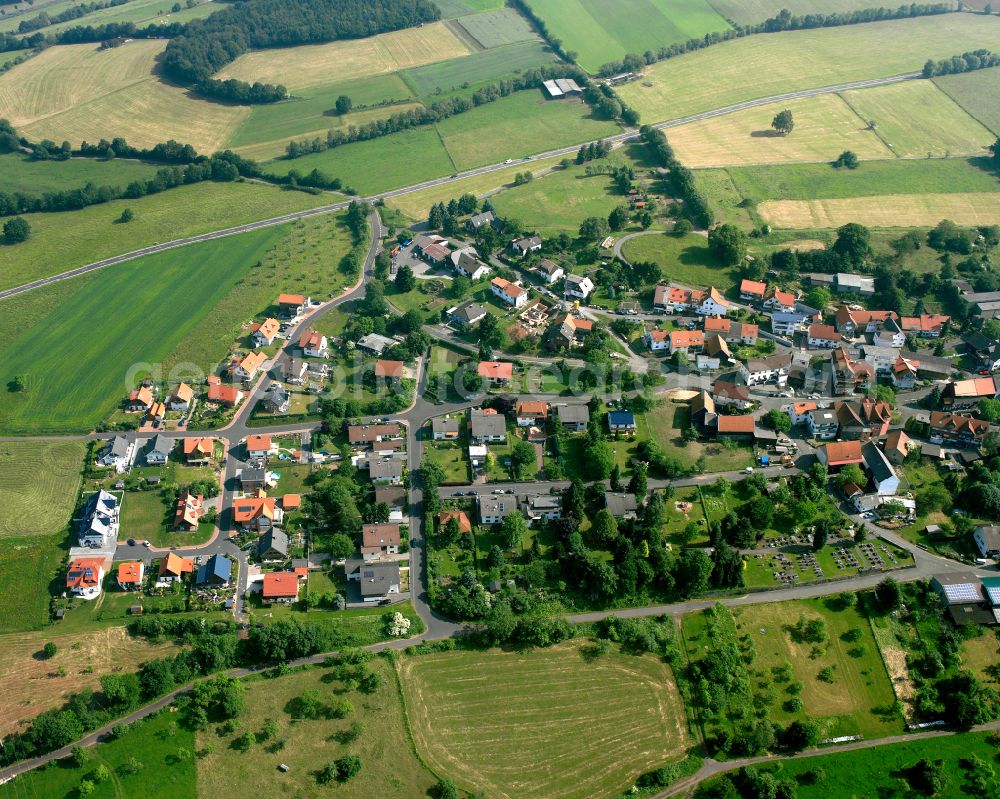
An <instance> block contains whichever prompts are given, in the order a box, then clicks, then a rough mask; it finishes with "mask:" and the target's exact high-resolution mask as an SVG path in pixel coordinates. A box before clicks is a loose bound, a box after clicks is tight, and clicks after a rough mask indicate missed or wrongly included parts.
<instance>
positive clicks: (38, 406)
mask: <svg viewBox="0 0 1000 799" xmlns="http://www.w3.org/2000/svg"><path fill="white" fill-rule="evenodd" d="M286 232H287V229H286V228H284V227H274V228H266V229H263V230H259V231H254V232H251V233H246V234H243V235H241V236H235V237H232V238H229V239H224V240H217V241H210V242H205V243H201V244H196V245H191V246H189V247H185V248H181V249H177V250H169V251H167V252H163V253H158V254H156V255H151V256H147V257H144V258H140V259H137V260H134V261H129V262H127V263H124V264H121V265H118V266H115V267H113V268H109V269H106V270H103V271H101V272H100V273H99V274H97V275H96V276H95V277H94V278H93V279H91V280H89V281H87V282H86V283H84V284H83V285H81V286H80V287H79V290H78V291H77V292H76V293H75V294H72V295H71V296H69V297H68V298H66V299H65V300H63V301H62V302H60V303H59V304H58V305H55V306H53V307H51V308H49V309H48V313H47V314H44V315H41V316H40V317H36V318H23V319H22V320H21V332H20V334H19V335H15V336H13V337H11V338H9V339H7V340H6V343H5V345H4V346H3V347H0V364H2V365H0V382H2V383H4V384H6V383H8V382H9V381H11V380H13V379H14V377H15V376H16V375H24V376H25V379H26V382H27V385H28V390H27V391H23V392H19V393H11V392H5V393H4V394H3V395H2V396H0V429H2V430H4V431H6V432H15V433H23V432H40V431H42V430H45V431H51V432H68V431H87V430H90V429H92V427H93V425H94V424H96V423H97V422H98V421H99V420H100V419H102V418H103V417H104V416H106V415H107V414H108V413H109V412H110V411H111V410H112V409H113V408H114V407H115V405H116V404H117V403H118V402H120V401H121V398H122V397H123V396H124V394H125V392H126V390H127V387H128V382H127V381H128V374H129V370H130V368H131V367H132V366H133V364H142V363H146V364H156V363H157V362H158V361H160V360H161V359H163V358H164V357H165V356H167V355H169V354H170V353H171V352H172V351H173V350H174V347H175V346H176V345H177V344H178V343H179V342H181V341H183V339H184V337H185V335H186V334H187V333H188V332H189V331H190V330H191V329H192V328H194V326H195V325H196V324H197V323H198V321H199V320H200V319H202V318H203V317H204V316H206V315H207V314H208V313H209V312H210V311H211V309H212V308H213V307H214V306H215V305H216V303H218V302H219V301H220V300H221V299H222V298H223V297H224V296H225V295H226V294H227V292H228V291H229V290H230V289H231V288H232V287H233V286H234V285H235V284H236V283H237V282H238V281H239V280H240V279H241V278H243V277H245V275H246V274H247V272H248V271H249V270H250V268H251V266H252V264H253V263H254V262H255V261H257V260H258V259H259V258H260V257H261V256H262V255H263V254H264V253H265V252H266V251H267V250H268V249H270V247H271V246H273V244H274V243H275V242H277V241H278V239H280V238H281V237H282V236H283V235H285V234H286ZM207 265H211V268H212V273H213V277H214V279H213V281H212V282H211V284H206V281H205V280H204V272H203V270H202V269H201V268H200V267H203V266H207ZM277 288H278V287H274V288H273V289H272V291H273V290H275V289H277ZM39 291H40V292H46V291H48V289H45V288H43V289H40V290H39ZM5 307H6V306H5ZM13 307H14V308H17V305H16V304H15V305H14V306H13ZM5 313H6V311H5ZM95 318H101V319H102V320H103V321H102V324H100V325H96V326H95V325H94V324H93V320H94V319H95ZM81 331H87V333H85V334H84V333H81ZM81 336H85V338H83V339H81ZM84 342H85V343H84ZM81 343H84V346H83V347H81V346H80V344H81ZM112 354H113V355H114V364H115V365H114V366H109V364H108V361H107V359H108V357H109V356H110V355H112ZM147 368H149V367H148V366H147ZM140 371H141V369H140ZM133 381H134V378H133Z"/></svg>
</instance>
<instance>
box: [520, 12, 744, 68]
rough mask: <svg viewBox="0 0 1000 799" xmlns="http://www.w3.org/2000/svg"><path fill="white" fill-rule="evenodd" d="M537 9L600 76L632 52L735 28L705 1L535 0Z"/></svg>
mask: <svg viewBox="0 0 1000 799" xmlns="http://www.w3.org/2000/svg"><path fill="white" fill-rule="evenodd" d="M531 8H532V10H533V11H534V12H535V13H536V14H537V15H538V16H539V17H541V18H542V19H543V20H544V21H545V24H546V26H547V27H548V29H549V31H550V32H551V33H552V35H553V36H556V37H558V38H559V39H561V40H562V43H563V46H564V47H565V48H566V49H567V50H572V51H574V52H576V53H577V54H578V56H577V63H579V64H580V66H582V67H583V68H584V69H587V70H589V71H591V72H596V71H597V70H598V69H599V68H600V67H601V65H602V64H605V63H607V62H609V61H614V60H616V59H620V58H622V56H624V55H626V54H627V53H643V52H645V51H646V50H650V49H654V50H655V49H656V48H659V47H665V46H667V45H669V44H673V43H675V42H684V41H687V40H688V39H698V38H701V37H702V36H704V35H705V34H706V33H713V32H716V31H723V30H726V29H727V28H728V27H729V23H727V22H726V20H725V19H723V18H722V17H721V16H720V15H719V14H718V13H716V11H715V10H714V9H713V8H712V6H711V5H709V3H707V2H705V0H616V2H614V3H608V2H606V0H532V2H531Z"/></svg>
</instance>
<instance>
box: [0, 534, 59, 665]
mask: <svg viewBox="0 0 1000 799" xmlns="http://www.w3.org/2000/svg"><path fill="white" fill-rule="evenodd" d="M65 541H66V536H65V534H63V533H60V534H58V535H47V536H42V535H33V536H27V537H9V538H4V539H3V542H4V550H3V554H2V555H0V568H2V569H3V573H4V574H5V575H8V576H7V577H6V578H5V579H4V580H3V582H0V632H11V631H14V630H37V629H39V628H41V627H43V626H44V625H45V624H46V623H47V622H48V620H49V599H50V598H51V597H52V595H53V593H55V592H56V589H59V590H61V588H60V586H59V585H58V583H57V582H56V572H57V571H58V569H59V567H60V566H61V565H62V563H63V560H64V558H65V549H63V547H64V545H65ZM42 643H44V642H42ZM36 644H37V642H36ZM39 645H40V644H39Z"/></svg>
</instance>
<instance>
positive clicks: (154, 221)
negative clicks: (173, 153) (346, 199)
mask: <svg viewBox="0 0 1000 799" xmlns="http://www.w3.org/2000/svg"><path fill="white" fill-rule="evenodd" d="M331 199H333V198H332V197H331V196H329V195H327V196H322V195H320V196H314V195H311V194H306V193H304V192H299V191H283V190H281V189H279V188H276V187H272V186H261V185H258V184H253V183H211V182H205V183H199V184H196V185H193V186H179V187H177V188H175V189H170V190H169V191H164V192H161V193H159V194H151V195H148V196H146V197H142V198H140V199H138V200H115V201H114V202H109V203H104V204H103V205H92V206H90V207H88V208H84V209H81V210H79V211H60V212H58V213H41V214H28V215H26V217H25V218H26V219H27V220H28V221H29V222H30V223H31V238H30V239H28V241H26V242H24V243H22V244H18V245H17V246H16V247H0V289H5V288H10V287H12V286H20V285H22V284H24V283H28V282H30V281H32V280H36V279H38V278H41V277H48V276H50V275H55V274H59V273H61V272H65V271H68V270H70V269H73V268H74V267H77V266H83V265H84V264H88V263H92V262H94V261H96V260H100V259H102V258H107V257H109V256H112V255H118V254H120V253H126V252H131V251H133V250H136V249H141V248H142V247H146V246H149V245H150V244H156V243H157V242H161V241H170V240H172V239H176V238H183V237H186V236H195V235H197V234H199V233H206V232H208V231H210V230H219V229H220V228H223V227H229V226H235V225H240V224H243V223H245V222H252V221H254V220H258V219H266V218H268V217H271V216H279V215H281V214H286V213H290V212H292V211H303V210H305V209H307V208H315V207H316V206H319V205H323V204H325V203H328V202H330V201H331ZM125 208H130V209H132V212H133V214H134V219H133V220H132V221H131V222H129V223H128V224H127V225H123V224H117V223H116V222H115V220H116V219H117V218H118V217H119V216H120V215H121V212H122V211H123V210H124V209H125ZM50 288H52V287H48V288H46V290H49V289H50Z"/></svg>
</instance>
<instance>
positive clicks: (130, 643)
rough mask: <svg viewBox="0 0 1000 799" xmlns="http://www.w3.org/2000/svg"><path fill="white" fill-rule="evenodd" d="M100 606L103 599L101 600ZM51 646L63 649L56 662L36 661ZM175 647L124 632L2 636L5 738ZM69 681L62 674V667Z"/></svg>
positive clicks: (0, 716)
mask: <svg viewBox="0 0 1000 799" xmlns="http://www.w3.org/2000/svg"><path fill="white" fill-rule="evenodd" d="M94 601H95V602H99V601H100V598H98V599H95V600H94ZM47 641H52V642H53V643H54V644H55V645H56V646H57V647H58V651H57V652H56V655H55V657H53V658H52V659H51V660H44V659H41V658H36V657H35V655H37V654H38V652H39V651H40V650H41V648H42V647H43V646H44V645H45V643H46V642H47ZM174 648H175V647H174V646H173V644H166V643H164V644H150V643H148V642H147V641H146V640H145V639H141V638H139V639H135V638H132V637H131V636H129V634H128V632H127V631H126V629H125V628H124V627H106V628H104V629H98V630H90V631H88V632H85V633H74V634H71V635H60V634H59V628H58V627H52V628H51V629H48V630H43V631H39V632H32V633H9V634H6V635H0V674H3V675H4V690H3V692H2V693H0V735H8V734H9V733H11V732H13V731H14V730H16V729H17V728H18V726H19V724H20V723H21V721H23V720H24V719H30V718H33V717H34V716H37V715H38V714H39V713H42V712H43V711H45V710H48V709H49V708H53V707H57V706H58V705H60V704H62V703H63V702H64V701H65V699H66V697H67V696H68V695H69V694H71V693H75V692H77V691H80V690H82V689H84V688H97V687H98V686H99V684H100V679H101V675H102V674H110V673H111V672H112V671H118V670H124V671H126V672H129V671H134V670H135V669H136V668H137V667H138V666H139V664H140V663H142V662H143V661H145V660H151V659H153V658H156V657H161V656H162V655H164V654H166V653H168V652H170V651H172V650H173V649H174ZM60 666H61V667H63V668H64V669H65V670H66V676H65V677H60V676H59V675H58V669H59V667H60Z"/></svg>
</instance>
